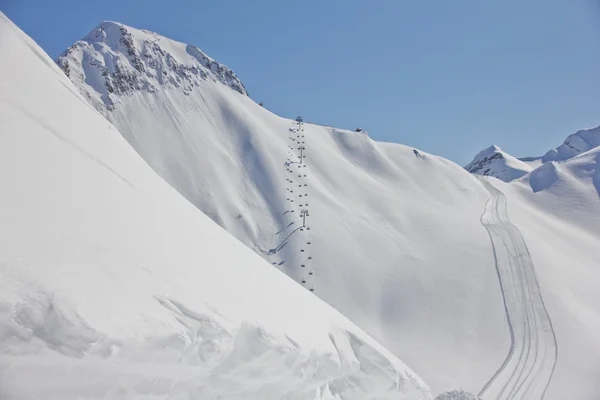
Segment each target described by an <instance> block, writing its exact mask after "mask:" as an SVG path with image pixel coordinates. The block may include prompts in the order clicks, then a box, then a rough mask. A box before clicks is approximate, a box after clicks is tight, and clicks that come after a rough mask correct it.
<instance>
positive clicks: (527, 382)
mask: <svg viewBox="0 0 600 400" xmlns="http://www.w3.org/2000/svg"><path fill="white" fill-rule="evenodd" d="M478 179H479V180H480V182H481V183H482V184H483V186H484V187H485V188H486V189H487V190H488V192H489V193H490V199H489V200H488V201H487V203H486V206H485V211H484V213H483V214H482V216H481V218H480V221H481V224H482V225H483V226H484V227H485V228H486V230H487V232H488V235H489V236H490V241H491V244H492V250H493V253H494V260H495V266H496V272H497V275H498V280H499V283H500V290H501V291H502V297H503V302H504V307H505V313H506V317H507V324H508V328H509V332H510V337H511V344H510V348H509V352H508V355H507V357H506V359H505V360H504V362H503V363H502V365H501V366H500V367H499V368H498V370H497V371H496V372H495V373H494V375H492V377H491V378H490V380H489V381H488V382H487V383H486V384H485V385H484V386H483V388H482V389H481V391H480V392H479V394H478V396H479V397H482V398H483V396H484V395H486V394H489V395H490V396H489V397H488V396H486V397H487V398H494V399H496V400H517V399H520V400H533V399H538V400H542V399H543V398H544V396H545V394H546V392H547V390H548V387H549V385H550V382H551V380H552V376H553V374H554V370H555V368H556V363H557V359H558V343H557V340H556V334H555V332H554V327H553V325H552V321H551V319H550V316H549V314H548V311H547V308H546V305H545V303H544V300H543V298H542V294H541V290H540V286H539V281H538V278H537V274H536V272H535V267H534V265H533V262H532V260H531V254H530V252H529V249H528V247H527V244H526V243H525V240H524V239H523V236H522V234H521V232H520V230H519V229H518V228H517V227H516V226H515V225H513V224H512V223H511V222H510V219H509V218H508V212H507V210H506V196H505V195H504V193H502V192H501V191H500V190H498V189H496V188H495V187H494V186H493V185H492V184H491V183H489V181H487V180H486V178H483V177H478ZM517 349H520V350H519V355H518V357H516V358H515V351H516V350H517ZM549 355H550V357H548V356H549ZM494 394H495V397H494Z"/></svg>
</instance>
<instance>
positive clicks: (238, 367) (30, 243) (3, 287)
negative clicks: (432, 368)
mask: <svg viewBox="0 0 600 400" xmlns="http://www.w3.org/2000/svg"><path fill="white" fill-rule="evenodd" d="M0 53H1V54H2V55H3V58H2V61H1V62H0V141H1V142H0V182H1V183H2V195H1V196H0V222H1V223H0V242H1V243H2V251H1V252H0V398H2V399H6V400H11V399H40V398H44V399H83V398H85V399H134V398H136V399H141V398H153V399H167V398H168V399H311V400H312V399H387V398H389V399H429V398H430V394H429V390H428V389H427V387H426V386H425V384H424V383H423V382H422V381H421V380H420V379H419V378H418V377H417V376H416V375H415V374H414V373H412V372H411V371H410V370H409V369H408V368H407V367H406V366H405V365H404V364H403V363H402V362H400V361H399V360H398V359H397V358H396V357H395V356H394V355H392V354H391V353H390V352H389V351H387V350H386V349H384V348H383V347H382V346H381V345H379V344H378V343H377V342H375V341H374V340H373V339H372V338H371V337H370V336H368V335H367V334H365V333H364V332H363V331H362V330H360V329H359V328H357V327H356V326H355V325H354V324H353V323H351V322H350V321H349V320H348V319H347V318H346V317H344V316H342V315H341V314H339V313H338V312H337V311H335V310H334V309H333V308H331V307H330V306H329V305H327V304H326V303H324V302H323V301H321V300H320V299H318V298H317V297H316V296H314V295H312V294H311V293H310V292H308V291H307V290H305V289H304V288H302V287H301V286H300V285H298V284H297V283H295V282H294V281H293V280H291V279H290V278H288V277H287V276H285V275H284V274H282V273H281V272H280V271H277V270H276V269H275V268H273V267H271V266H270V265H269V264H267V263H266V262H265V261H264V260H263V259H261V258H260V257H259V256H257V255H256V254H255V253H254V252H252V251H251V250H250V249H248V248H246V246H244V245H243V244H242V243H240V242H238V241H237V240H236V239H235V238H233V237H232V236H231V235H230V234H229V233H227V232H226V231H225V230H223V229H221V228H220V227H219V226H218V225H217V224H215V223H214V222H213V221H211V220H210V219H209V218H208V217H206V216H205V215H204V214H203V213H201V212H200V211H198V210H197V209H196V208H195V207H194V206H193V205H192V204H190V203H189V202H188V201H187V200H185V199H184V197H183V196H181V195H180V194H179V193H177V192H176V191H175V190H174V189H172V188H171V187H170V186H169V185H168V184H167V183H166V182H164V181H163V180H162V179H161V178H160V177H159V176H158V175H157V174H155V173H154V171H152V169H151V168H150V167H149V166H148V165H147V164H146V163H145V162H144V161H143V159H142V158H141V157H139V156H138V154H136V152H135V151H134V149H133V148H131V146H129V144H128V143H127V142H126V141H125V140H124V139H123V137H122V135H121V134H120V133H119V131H118V130H117V129H116V128H115V127H114V126H113V125H112V124H111V123H109V122H108V121H107V120H106V119H105V118H104V117H103V116H101V115H100V114H99V113H98V112H96V111H95V110H94V108H93V107H91V106H90V105H89V104H88V103H87V101H86V100H85V99H84V98H83V97H82V96H81V95H80V94H79V93H78V91H77V89H76V88H75V87H74V86H73V84H72V83H71V82H70V81H69V79H68V78H67V76H65V74H63V72H62V71H61V70H60V69H59V68H58V67H57V66H56V65H55V64H54V63H53V61H52V60H51V59H50V58H49V57H48V56H47V55H46V54H45V53H44V52H43V51H42V50H41V49H40V48H39V47H38V46H37V44H35V43H34V42H33V41H32V40H31V39H30V38H28V37H27V36H26V35H25V34H24V33H23V32H22V31H20V30H19V29H18V28H17V27H16V26H15V25H14V24H12V22H10V21H9V20H8V19H7V18H6V17H5V16H4V15H3V14H0ZM208 84H209V85H212V84H213V83H212V82H210V81H209V82H208ZM217 84H218V85H221V86H222V87H223V88H226V86H224V85H222V84H221V83H215V85H217ZM226 89H227V90H228V91H230V92H231V93H232V94H235V96H238V97H239V98H243V99H246V97H245V96H243V95H241V94H239V93H237V92H234V91H233V90H230V89H229V88H226ZM144 94H147V93H144ZM149 137H150V138H151V137H152V136H149ZM224 166H225V165H224ZM222 183H223V185H225V186H226V185H227V181H226V180H224V181H223V182H222Z"/></svg>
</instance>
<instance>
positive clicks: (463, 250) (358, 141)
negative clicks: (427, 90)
mask: <svg viewBox="0 0 600 400" xmlns="http://www.w3.org/2000/svg"><path fill="white" fill-rule="evenodd" d="M120 27H121V28H123V29H124V31H125V32H126V33H127V34H128V35H131V36H132V37H133V38H134V39H133V40H134V41H135V42H136V43H143V42H145V41H146V40H147V39H146V38H147V35H152V37H154V38H158V39H157V42H158V43H161V46H163V47H161V48H164V49H167V48H185V47H186V45H184V44H180V43H176V42H173V41H170V40H169V39H167V38H163V37H160V36H158V35H156V34H150V33H148V32H146V31H140V30H137V29H134V28H130V27H126V26H123V25H120ZM119 31H120V32H121V30H119ZM90 38H91V39H90ZM86 40H87V41H88V42H89V46H88V47H86V48H83V47H82V48H81V51H82V53H81V55H80V56H77V57H74V56H73V54H72V53H68V52H67V53H65V54H64V55H63V56H61V57H60V58H59V60H58V63H59V64H60V65H64V64H65V62H66V61H68V63H69V66H70V68H71V69H74V68H76V69H80V70H81V71H83V75H84V76H88V75H89V76H91V75H93V74H94V73H95V72H94V69H96V66H94V65H90V64H89V63H85V62H83V63H82V62H81V61H78V60H86V59H88V58H93V57H94V54H96V53H95V51H92V50H91V49H92V48H93V49H96V48H104V47H106V46H109V47H111V44H110V43H105V41H106V39H104V38H102V37H99V38H93V36H88V38H87V39H86ZM111 41H112V42H114V39H111ZM113 47H114V46H112V47H111V48H113ZM115 51H117V52H121V53H122V52H123V50H118V49H117V50H115ZM88 53H90V54H88ZM178 54H179V53H178ZM178 54H174V55H173V56H172V57H173V58H174V59H175V60H176V61H177V62H178V63H184V59H183V58H180V57H184V56H181V55H178ZM165 57H166V56H165ZM121 58H122V59H123V57H121ZM147 62H148V63H150V64H152V63H154V62H153V61H152V60H151V58H150V59H149V60H148V61H147ZM159 62H160V60H157V61H156V63H159ZM132 68H134V66H133V64H132ZM73 81H74V83H75V85H76V86H77V88H78V89H79V91H80V92H81V93H83V94H84V95H86V96H87V94H88V93H92V94H93V93H100V94H101V93H104V91H105V90H106V87H100V88H95V87H94V84H93V83H90V82H87V81H86V80H85V79H73ZM98 98H99V99H100V100H97V99H98ZM94 99H96V100H94ZM99 101H102V103H99ZM91 104H93V105H94V106H95V107H96V108H97V109H98V110H99V111H100V112H102V113H103V114H104V115H105V116H106V117H107V118H108V119H109V120H110V121H111V122H112V123H114V124H115V126H117V127H118V128H119V131H120V132H121V133H122V134H123V135H124V137H125V138H126V139H127V141H128V142H129V143H130V144H131V145H132V146H133V147H134V148H135V149H136V150H137V152H138V153H139V154H140V155H142V157H143V158H144V160H146V162H148V164H149V165H150V166H151V167H152V168H153V169H154V170H155V171H157V172H158V173H159V174H160V175H161V176H162V177H163V178H164V179H165V180H166V181H167V182H169V183H170V184H171V185H172V186H173V187H174V188H176V189H177V190H178V191H179V192H180V193H182V194H183V195H184V196H185V197H186V198H187V199H188V200H190V202H192V203H193V204H194V205H195V206H197V207H198V208H199V209H201V210H202V211H204V212H205V213H206V214H207V215H209V216H210V217H211V218H212V219H213V220H214V221H216V222H218V223H219V224H220V225H221V226H223V227H224V228H226V229H227V230H228V231H230V232H231V233H232V234H233V235H235V237H237V238H238V239H239V240H241V241H242V242H243V243H245V244H246V245H247V246H249V247H250V248H252V249H254V250H255V251H256V252H257V253H258V254H259V255H261V256H262V257H263V258H264V259H266V260H268V261H269V262H270V263H271V264H272V265H273V267H274V268H279V269H281V270H282V271H284V272H285V273H286V274H288V275H289V276H291V277H292V278H294V279H295V280H296V281H297V282H298V283H300V284H302V285H304V286H305V287H306V289H314V293H315V294H316V295H317V296H319V297H320V298H322V299H324V300H326V301H327V302H328V303H329V304H331V305H333V306H334V307H335V308H336V309H338V310H339V311H341V312H342V313H343V314H345V315H346V316H347V317H349V318H350V319H351V320H352V321H353V322H355V323H356V324H357V325H359V326H360V327H361V328H363V329H364V330H366V331H367V332H368V333H370V334H371V335H373V336H374V337H375V338H377V339H378V340H379V341H380V342H382V343H383V344H384V345H385V346H386V347H387V348H388V349H390V350H391V351H392V352H393V353H395V354H396V355H397V356H399V357H400V358H402V359H403V360H405V361H406V362H407V363H408V364H409V365H410V366H411V368H413V369H414V370H415V371H416V372H417V373H418V374H419V375H420V376H421V377H423V378H424V379H425V380H426V382H427V383H428V384H429V385H430V386H431V387H432V389H433V391H434V392H435V393H439V392H442V391H445V390H450V389H453V388H457V387H462V388H464V389H466V390H468V391H471V392H474V393H479V392H481V394H482V395H483V396H484V397H483V398H484V399H487V398H496V397H497V398H501V399H504V398H506V399H509V398H513V399H527V400H531V399H534V400H535V399H541V397H542V396H544V393H545V392H546V389H547V392H546V394H545V397H544V398H545V399H547V400H562V399H564V398H568V397H569V396H571V397H575V398H578V399H586V400H596V399H597V395H598V393H600V390H598V387H597V386H596V385H597V383H596V379H595V378H594V377H595V376H597V375H598V374H600V365H598V364H597V362H596V359H597V358H596V357H595V356H594V355H595V354H600V353H599V352H598V345H599V344H598V343H599V342H598V340H597V338H596V337H595V334H594V332H597V331H598V329H600V326H598V321H599V320H600V311H599V310H600V296H599V295H595V294H594V293H593V291H592V290H591V287H592V286H593V285H594V284H595V283H597V282H599V281H600V276H599V271H598V270H597V268H595V266H596V265H597V263H596V261H594V260H598V259H600V250H598V249H599V248H600V246H599V244H600V229H599V228H597V226H600V225H596V226H594V225H592V221H595V220H596V218H597V217H595V216H594V215H592V216H591V217H590V218H589V219H588V220H587V221H586V220H585V219H584V216H585V215H587V213H590V214H593V213H594V212H595V211H596V210H597V209H598V202H596V203H594V200H593V199H592V198H591V197H589V196H588V194H589V193H590V192H589V191H588V189H589V188H590V187H593V186H590V185H589V182H588V181H589V180H590V178H589V176H584V174H583V171H584V170H581V172H582V174H583V175H582V176H581V181H580V182H581V183H582V184H583V185H584V190H583V191H581V190H579V189H578V187H577V186H576V185H571V186H569V187H570V188H572V189H573V190H572V191H570V192H568V191H562V192H560V193H553V192H552V191H550V190H542V191H539V192H537V193H533V191H532V190H531V188H530V187H529V184H526V183H523V182H525V181H522V180H519V183H518V184H515V185H512V186H504V185H502V183H501V182H492V183H491V185H492V186H488V185H486V184H484V183H483V182H481V181H480V180H479V179H477V178H476V177H475V176H473V175H472V174H470V173H468V172H467V171H465V170H464V169H463V168H461V167H459V166H458V165H456V164H454V163H452V162H450V161H447V160H445V159H443V158H440V157H436V156H433V155H429V154H426V153H423V152H420V151H418V150H415V149H412V148H408V147H406V146H402V145H397V144H389V143H378V142H375V141H373V140H371V139H370V138H369V137H368V136H366V135H364V134H361V133H357V132H351V131H346V130H340V129H336V128H331V127H323V126H317V125H311V124H297V123H295V122H293V121H292V120H288V119H284V118H281V117H278V116H276V115H273V114H272V113H270V112H269V111H268V110H266V109H264V108H262V107H260V106H258V105H257V104H255V103H254V102H253V101H252V100H251V99H250V98H248V97H247V96H245V95H244V94H243V93H239V92H237V91H235V90H231V88H230V87H228V86H227V85H224V84H223V83H222V82H220V81H219V80H216V79H215V80H213V79H206V80H199V81H198V82H197V85H195V86H194V87H192V88H190V89H189V90H188V89H184V88H182V87H165V86H161V87H160V88H159V89H157V90H151V91H149V90H132V91H128V92H126V93H125V92H124V93H118V94H115V95H114V96H113V98H112V99H107V100H104V98H102V97H101V96H100V97H96V96H95V95H91ZM300 148H302V149H300ZM497 150H498V151H499V149H492V152H496V151H497ZM300 156H302V157H303V158H299V157H300ZM507 160H508V161H507ZM515 160H516V159H515ZM515 160H512V159H510V160H509V159H508V157H506V158H504V159H503V160H501V161H502V163H504V164H506V165H507V166H508V167H510V168H514V170H513V171H512V172H514V171H516V170H518V171H520V172H518V175H519V176H522V178H521V179H525V176H527V173H528V171H529V170H531V169H533V168H534V167H535V166H536V165H531V164H529V161H527V162H525V165H523V164H522V163H520V162H518V161H519V160H516V161H515ZM300 161H302V163H300ZM586 165H587V164H586ZM585 168H587V167H585ZM512 172H511V173H512ZM511 176H512V175H511ZM486 182H487V181H486ZM571 183H572V182H571ZM556 187H558V186H556ZM495 190H500V192H501V193H503V192H506V194H505V196H506V197H505V201H504V200H502V201H493V199H500V198H503V199H504V197H502V195H500V194H496V192H495ZM571 199H580V200H581V199H583V200H585V202H584V203H581V202H580V203H578V204H581V205H582V207H581V208H577V207H572V208H569V207H564V204H563V203H561V202H562V201H565V202H569V201H571ZM580 200H576V201H577V202H579V201H580ZM583 200H581V201H583ZM499 204H502V207H499V206H498V205H499ZM561 207H562V208H561ZM586 207H588V208H587V210H586V209H585V208H586ZM303 210H305V211H303ZM531 210H533V211H531ZM305 212H308V214H306V213H305ZM482 215H485V216H487V217H486V218H487V219H485V218H482ZM598 215H600V213H598ZM302 216H304V217H302ZM303 220H304V221H305V222H306V225H303ZM308 228H310V229H308ZM546 230H548V232H546ZM492 232H496V233H492ZM493 235H497V236H493ZM565 235H568V237H563V236H565ZM499 238H500V239H499ZM494 239H495V241H494ZM508 239H510V240H514V241H515V243H519V244H518V245H515V246H513V247H511V246H509V243H510V242H508V243H505V242H504V241H506V240H508ZM503 240H504V241H503ZM523 242H525V244H523ZM525 248H527V249H531V254H530V255H529V256H528V257H526V258H522V257H521V258H519V257H520V256H521V254H516V253H515V252H517V253H518V252H519V251H522V250H523V249H525ZM499 252H501V254H502V255H503V258H497V257H495V256H494V255H495V254H499ZM572 252H576V254H572ZM515 263H516V264H515ZM514 265H517V267H515V266H514ZM514 268H517V269H519V270H520V269H523V270H524V271H526V272H524V273H523V274H522V275H517V276H516V277H515V281H514V282H512V283H511V284H508V283H507V284H506V285H504V286H503V285H502V284H501V283H502V282H501V281H499V277H501V276H503V274H511V271H513V270H514ZM572 271H574V272H573V273H571V272H572ZM532 276H536V277H537V278H536V279H539V282H538V281H537V280H534V279H532ZM566 276H568V279H566ZM577 287H580V288H583V290H582V291H581V292H579V293H578V290H577ZM507 291H508V292H507ZM574 293H577V295H575V294H574ZM538 294H539V296H538ZM515 299H516V300H515ZM519 299H521V300H519ZM526 299H529V300H527V301H526ZM542 300H543V301H544V302H545V304H548V307H547V308H548V310H547V311H548V315H549V316H550V317H552V324H553V329H554V330H555V331H556V338H557V343H558V345H557V346H553V345H552V344H549V343H551V341H549V340H548V338H547V337H546V336H545V335H546V334H547V333H546V330H544V329H545V328H544V326H546V325H545V324H547V322H548V320H549V319H547V318H546V317H544V316H543V315H542V314H538V311H539V310H540V304H541V303H540V302H541V301H542ZM507 303H510V304H507ZM571 307H575V308H576V311H573V310H571V311H569V310H570V308H571ZM533 313H535V315H533ZM514 320H519V321H521V322H520V324H518V325H515V324H512V325H511V321H514ZM515 331H516V332H520V333H522V334H523V337H518V338H515V337H514V332H515ZM511 332H513V335H512V336H511ZM541 337H544V340H542V339H540V338H541ZM559 347H560V349H564V348H565V347H566V348H567V349H568V351H567V352H565V351H561V352H560V356H559V358H558V363H557V364H556V366H555V367H554V361H553V360H554V357H553V355H555V354H556V351H557V350H558V348H559ZM525 349H528V350H525ZM534 349H535V350H534ZM525 351H526V353H525ZM542 354H545V355H546V356H544V357H542ZM538 355H540V357H538ZM503 366H504V367H503ZM548 368H551V369H552V371H553V372H552V373H550V372H549V369H548ZM528 371H530V372H528ZM531 371H533V372H531ZM506 388H508V389H506ZM528 388H531V389H528ZM528 390H529V392H528ZM511 396H512V397H511Z"/></svg>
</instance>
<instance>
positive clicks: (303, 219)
mask: <svg viewBox="0 0 600 400" xmlns="http://www.w3.org/2000/svg"><path fill="white" fill-rule="evenodd" d="M300 216H301V217H302V227H303V228H305V227H306V217H310V214H309V213H308V210H307V209H306V208H303V209H302V211H300Z"/></svg>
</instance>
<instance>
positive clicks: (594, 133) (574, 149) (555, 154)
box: [542, 126, 600, 163]
mask: <svg viewBox="0 0 600 400" xmlns="http://www.w3.org/2000/svg"><path fill="white" fill-rule="evenodd" d="M598 146H600V126H599V127H596V128H593V129H584V130H581V131H578V132H576V133H573V134H572V135H569V136H568V137H567V138H566V139H565V141H564V143H563V144H561V145H560V146H558V147H557V148H556V149H552V150H550V151H548V152H547V153H546V154H544V156H543V157H542V162H544V163H545V162H549V161H564V160H567V159H569V158H573V157H575V156H577V155H579V154H582V153H585V152H586V151H588V150H591V149H593V148H595V147H598Z"/></svg>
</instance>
